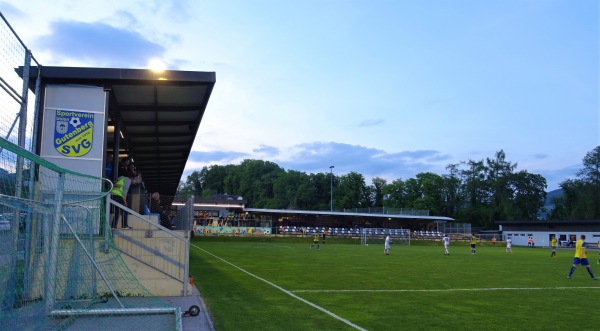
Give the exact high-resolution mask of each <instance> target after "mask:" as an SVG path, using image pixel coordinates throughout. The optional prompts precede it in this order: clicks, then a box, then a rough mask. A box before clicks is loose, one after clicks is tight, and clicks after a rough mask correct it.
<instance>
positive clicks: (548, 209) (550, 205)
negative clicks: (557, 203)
mask: <svg viewBox="0 0 600 331" xmlns="http://www.w3.org/2000/svg"><path fill="white" fill-rule="evenodd" d="M562 195H563V190H562V189H561V188H559V189H558V190H554V191H550V192H547V195H546V202H545V203H544V207H545V208H546V212H545V213H540V215H539V216H540V218H541V219H546V218H547V216H548V215H550V213H551V212H552V210H553V209H554V203H553V202H552V198H557V197H560V196H562Z"/></svg>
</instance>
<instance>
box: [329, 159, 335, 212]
mask: <svg viewBox="0 0 600 331" xmlns="http://www.w3.org/2000/svg"><path fill="white" fill-rule="evenodd" d="M334 167H335V166H329V171H330V172H331V181H330V182H331V185H330V187H329V193H330V194H331V198H330V199H329V211H333V168H334Z"/></svg>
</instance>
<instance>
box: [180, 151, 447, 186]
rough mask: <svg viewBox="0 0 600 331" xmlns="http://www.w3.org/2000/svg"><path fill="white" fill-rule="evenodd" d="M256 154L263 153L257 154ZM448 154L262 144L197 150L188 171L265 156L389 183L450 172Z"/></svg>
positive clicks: (292, 166) (288, 165)
mask: <svg viewBox="0 0 600 331" xmlns="http://www.w3.org/2000/svg"><path fill="white" fill-rule="evenodd" d="M256 155H262V156H261V157H257V156H256ZM449 158H450V156H448V155H444V154H441V153H440V152H438V151H435V150H418V151H404V152H400V153H387V152H385V151H384V150H381V149H376V148H368V147H364V146H360V145H350V144H344V143H336V142H312V143H304V144H299V145H295V146H292V147H291V148H286V149H279V148H276V147H273V146H268V145H260V146H259V147H258V148H255V149H254V150H253V151H252V154H247V153H243V152H236V151H214V152H199V151H193V152H192V153H190V157H189V160H188V163H187V167H186V171H185V174H189V173H191V172H192V171H194V170H199V169H200V168H202V167H204V166H208V165H211V164H219V165H226V164H239V163H240V162H241V161H242V160H244V159H262V160H265V161H270V162H274V163H276V164H278V165H279V166H281V167H282V168H284V169H286V170H296V171H302V172H305V173H309V174H310V173H328V172H329V171H330V170H329V166H332V165H333V166H334V167H335V168H334V169H333V172H334V173H335V174H336V176H342V175H345V174H348V173H350V172H357V173H360V174H362V175H363V176H364V177H365V180H366V181H367V183H370V180H371V178H373V177H381V178H384V179H386V180H388V181H389V182H391V181H393V180H395V179H404V180H405V179H408V178H414V177H415V176H416V174H418V173H421V172H433V173H436V174H439V175H442V174H444V173H446V170H445V168H446V166H447V162H444V161H447V160H448V159H449Z"/></svg>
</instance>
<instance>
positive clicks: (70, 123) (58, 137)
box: [54, 110, 94, 157]
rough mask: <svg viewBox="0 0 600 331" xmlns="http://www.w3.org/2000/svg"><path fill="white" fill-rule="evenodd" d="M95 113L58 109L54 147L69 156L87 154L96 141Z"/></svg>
mask: <svg viewBox="0 0 600 331" xmlns="http://www.w3.org/2000/svg"><path fill="white" fill-rule="evenodd" d="M93 133H94V114H93V113H86V112H78V111H64V110H56V116H55V127H54V148H55V149H56V151H57V152H59V153H60V154H62V155H64V156H67V157H79V156H84V155H86V154H87V153H88V152H89V151H90V150H91V149H92V145H93V143H94V134H93Z"/></svg>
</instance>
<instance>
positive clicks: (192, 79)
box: [18, 66, 216, 195]
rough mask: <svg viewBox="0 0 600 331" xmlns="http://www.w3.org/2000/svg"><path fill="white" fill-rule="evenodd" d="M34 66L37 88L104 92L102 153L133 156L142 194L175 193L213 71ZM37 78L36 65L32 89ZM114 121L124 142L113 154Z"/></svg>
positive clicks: (200, 118) (202, 112) (209, 86)
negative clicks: (64, 86)
mask: <svg viewBox="0 0 600 331" xmlns="http://www.w3.org/2000/svg"><path fill="white" fill-rule="evenodd" d="M40 68H41V71H40V75H41V82H42V84H81V85H92V86H101V87H104V89H105V90H106V91H109V96H108V105H109V106H108V112H109V114H108V116H107V118H108V123H107V129H108V134H107V138H108V139H107V152H113V153H114V155H115V157H116V156H117V155H119V156H120V157H123V156H129V157H131V158H133V160H134V162H135V166H136V168H137V170H138V171H139V172H141V174H142V179H143V181H144V185H145V186H146V189H148V191H150V192H155V191H157V192H160V193H161V194H162V195H175V192H176V191H177V187H178V185H179V181H180V179H181V176H182V175H183V170H184V168H185V164H186V162H187V159H188V156H189V154H190V152H191V148H192V144H193V142H194V139H195V137H196V133H197V131H198V127H199V126H200V121H201V120H202V117H203V115H204V111H205V109H206V106H207V104H208V100H209V98H210V95H211V93H212V90H213V87H214V85H215V82H216V76H215V73H214V72H197V71H173V70H166V71H162V72H154V71H151V70H147V69H116V68H77V67H46V66H44V67H40ZM18 72H19V73H22V68H19V70H18ZM37 74H38V67H32V68H31V70H30V83H31V84H30V88H31V89H32V90H33V89H34V87H35V78H36V77H37ZM119 123H120V131H121V132H122V133H123V137H124V138H123V139H122V140H123V142H121V144H120V148H119V153H116V152H114V151H113V147H114V146H115V137H118V132H117V133H114V128H115V127H118V124H119Z"/></svg>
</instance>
